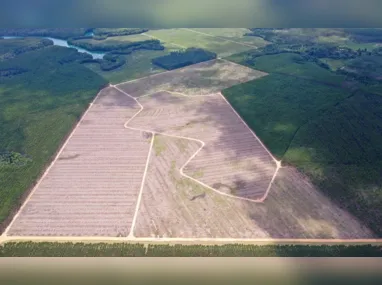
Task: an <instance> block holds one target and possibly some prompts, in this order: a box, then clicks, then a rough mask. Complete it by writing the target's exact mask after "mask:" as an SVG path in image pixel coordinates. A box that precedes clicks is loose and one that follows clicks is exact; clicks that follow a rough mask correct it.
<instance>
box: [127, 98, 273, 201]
mask: <svg viewBox="0 0 382 285" xmlns="http://www.w3.org/2000/svg"><path fill="white" fill-rule="evenodd" d="M139 102H140V103H141V104H142V105H143V107H144V109H143V111H142V112H140V113H139V114H138V115H137V116H136V117H135V118H134V119H133V120H132V121H130V123H129V124H128V126H130V127H133V128H137V129H143V130H152V131H154V132H157V133H165V134H170V135H177V136H182V137H187V138H193V139H197V140H200V141H202V142H204V146H203V148H202V149H201V150H200V152H198V153H197V155H196V156H195V157H194V158H193V159H192V160H191V161H190V163H189V164H188V165H187V166H186V167H185V168H184V173H185V174H187V175H189V176H190V177H192V178H195V179H197V180H198V181H201V182H203V183H204V184H206V185H208V186H209V187H211V188H214V189H215V190H217V191H220V192H222V193H225V194H228V195H232V196H236V197H242V198H246V199H251V200H259V199H261V198H263V197H264V196H265V193H266V191H267V189H268V186H269V184H270V182H271V180H272V178H273V176H274V174H275V171H276V167H277V165H276V163H275V161H274V160H273V159H272V157H271V156H270V155H269V153H268V152H267V151H266V149H265V148H264V147H263V146H262V145H261V144H260V142H259V141H258V140H257V139H256V138H255V137H254V136H253V134H252V132H251V130H250V129H249V128H248V127H247V126H246V125H245V124H244V123H243V122H242V121H241V119H240V118H239V117H238V116H237V115H236V114H235V113H234V111H233V110H232V109H231V107H230V106H229V105H228V103H227V102H226V101H225V100H224V99H223V97H222V96H221V95H220V94H215V95H213V96H190V97H187V96H181V95H174V94H171V93H168V92H160V93H156V94H154V95H151V96H146V97H142V98H139ZM200 146H202V145H200ZM190 157H191V155H190Z"/></svg>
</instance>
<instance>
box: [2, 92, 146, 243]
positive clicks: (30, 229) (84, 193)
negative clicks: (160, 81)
mask: <svg viewBox="0 0 382 285" xmlns="http://www.w3.org/2000/svg"><path fill="white" fill-rule="evenodd" d="M139 109H140V108H139V106H138V104H137V103H136V102H135V101H134V100H133V99H131V98H129V97H127V96H126V95H125V94H123V93H121V92H119V91H117V90H116V89H114V88H106V89H104V90H103V91H102V92H101V93H100V94H99V96H98V98H97V99H96V100H95V102H94V104H93V105H92V106H91V107H90V109H89V111H88V112H87V113H86V114H85V116H84V117H83V120H82V121H81V123H80V124H79V126H78V127H77V129H75V130H74V133H73V135H72V136H71V137H70V138H69V141H68V143H67V144H66V145H65V146H64V149H63V151H62V152H61V153H60V155H59V156H58V159H57V160H56V161H55V162H54V164H53V165H52V167H51V168H50V169H49V171H48V172H47V175H46V176H45V177H43V179H42V180H41V182H40V183H39V184H37V188H36V190H35V192H34V193H33V194H32V196H31V198H30V200H28V201H27V203H26V205H25V207H24V208H23V209H22V211H21V212H20V214H19V215H18V216H17V217H16V220H15V221H14V223H13V224H12V225H11V227H10V229H9V232H8V235H13V236H15V235H18V236H25V235H30V236H43V235H44V236H126V235H127V234H128V232H129V230H130V224H131V221H132V218H133V214H134V211H135V207H136V200H137V196H138V193H139V190H140V186H141V182H142V176H143V172H144V168H145V165H146V160H147V155H148V151H149V147H150V137H151V134H148V133H144V132H138V131H132V130H127V129H125V128H124V123H125V122H126V121H127V120H128V119H129V118H131V117H132V116H133V115H134V114H135V113H136V112H137V111H138V110H139Z"/></svg>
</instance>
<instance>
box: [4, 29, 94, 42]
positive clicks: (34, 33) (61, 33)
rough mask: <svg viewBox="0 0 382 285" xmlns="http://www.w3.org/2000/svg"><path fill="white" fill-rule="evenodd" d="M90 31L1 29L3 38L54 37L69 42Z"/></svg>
mask: <svg viewBox="0 0 382 285" xmlns="http://www.w3.org/2000/svg"><path fill="white" fill-rule="evenodd" d="M89 31H90V29H87V28H48V29H5V28H3V29H0V35H1V36H21V37H27V36H28V37H53V38H58V39H63V40H67V39H69V38H72V37H78V36H83V35H85V34H86V33H87V32H89Z"/></svg>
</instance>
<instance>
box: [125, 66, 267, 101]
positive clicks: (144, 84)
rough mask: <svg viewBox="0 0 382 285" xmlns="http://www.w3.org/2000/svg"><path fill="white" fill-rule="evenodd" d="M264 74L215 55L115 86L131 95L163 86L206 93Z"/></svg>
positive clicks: (187, 93) (188, 92) (176, 89)
mask: <svg viewBox="0 0 382 285" xmlns="http://www.w3.org/2000/svg"><path fill="white" fill-rule="evenodd" d="M265 75H267V73H264V72H261V71H257V70H253V69H251V68H248V67H245V66H242V65H238V64H236V63H233V62H229V61H226V60H223V59H217V60H211V61H206V62H202V63H198V64H194V65H191V66H187V67H185V68H181V69H177V70H173V71H169V72H164V73H159V74H155V75H152V76H150V77H145V78H142V79H138V80H135V81H131V82H127V83H122V84H119V85H118V87H119V88H121V89H122V90H123V91H125V92H126V93H128V94H130V95H131V96H133V97H140V96H142V95H146V94H153V93H156V92H159V91H164V90H166V91H172V92H179V93H183V94H185V95H207V94H211V93H217V92H220V91H221V90H223V89H225V88H228V87H231V86H233V85H236V84H240V83H242V82H247V81H250V80H254V79H256V78H259V77H262V76H265Z"/></svg>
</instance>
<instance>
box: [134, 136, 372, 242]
mask: <svg viewBox="0 0 382 285" xmlns="http://www.w3.org/2000/svg"><path fill="white" fill-rule="evenodd" d="M154 145H156V148H157V149H158V150H160V151H158V152H157V153H155V152H153V154H152V156H151V159H150V167H149V170H148V175H147V180H146V184H145V187H144V191H143V195H142V201H141V205H140V208H139V214H138V218H137V223H136V225H135V228H134V236H136V237H153V238H166V237H167V238H168V237H173V238H179V237H182V238H370V237H373V234H372V233H371V232H370V231H369V230H368V229H367V228H365V227H363V226H362V225H361V223H359V222H358V221H357V220H356V219H354V217H352V216H351V215H349V214H348V213H347V212H346V211H343V210H341V209H340V208H339V207H337V206H336V205H334V204H333V203H332V202H330V200H329V199H327V198H326V197H325V196H324V195H322V194H321V193H320V192H319V191H317V189H316V188H315V187H314V186H312V184H311V183H310V182H309V181H308V180H306V178H305V177H304V176H302V175H301V174H300V173H298V172H297V171H296V170H295V169H293V168H282V169H281V170H280V172H279V174H278V176H277V177H276V180H275V182H274V184H273V186H272V188H271V191H270V192H269V195H268V197H267V200H266V201H265V203H263V204H258V203H253V202H248V201H243V200H238V199H231V198H227V197H225V196H223V195H221V194H218V193H216V192H214V191H212V190H211V189H209V188H207V187H204V186H203V185H200V184H198V183H196V182H194V181H192V180H190V179H188V178H185V177H183V176H182V175H181V174H180V171H179V169H180V167H181V166H182V165H183V164H184V163H185V162H186V160H187V157H188V156H189V155H191V154H192V153H194V152H195V150H197V149H198V147H199V146H200V144H198V143H197V142H195V141H190V140H185V139H178V138H172V137H168V136H158V135H156V136H155V143H154Z"/></svg>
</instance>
